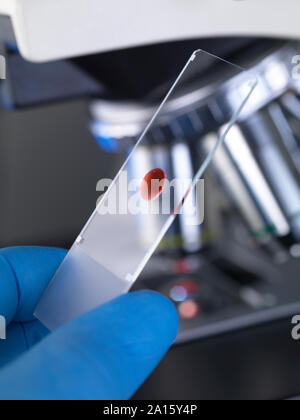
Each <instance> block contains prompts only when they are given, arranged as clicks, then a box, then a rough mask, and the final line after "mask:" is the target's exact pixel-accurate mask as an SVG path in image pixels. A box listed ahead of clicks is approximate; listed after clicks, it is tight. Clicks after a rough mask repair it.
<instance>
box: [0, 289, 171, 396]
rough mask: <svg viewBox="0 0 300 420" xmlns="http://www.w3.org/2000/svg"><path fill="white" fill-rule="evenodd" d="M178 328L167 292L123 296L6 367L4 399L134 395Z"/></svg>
mask: <svg viewBox="0 0 300 420" xmlns="http://www.w3.org/2000/svg"><path fill="white" fill-rule="evenodd" d="M177 328H178V317H177V312H176V309H175V307H174V306H173V305H172V303H171V302H170V301H169V300H167V299H166V298H165V297H163V296H161V295H159V294H157V293H154V292H136V293H130V294H128V295H124V296H121V297H119V298H118V299H116V300H114V301H112V302H109V303H107V304H105V305H103V306H101V307H99V308H98V309H96V310H94V311H92V312H90V313H88V314H86V315H84V316H82V317H80V318H78V319H77V320H75V321H73V322H71V323H70V324H68V325H66V326H64V327H62V328H60V329H59V330H57V331H56V332H55V333H54V334H51V335H49V336H48V337H47V338H46V339H45V340H43V341H42V342H41V343H40V344H38V345H37V346H35V347H34V348H33V349H32V350H31V351H30V352H27V353H26V354H25V355H24V356H22V357H21V358H19V359H18V360H17V362H15V363H14V364H12V365H11V366H9V367H7V368H6V369H5V370H4V371H2V374H1V375H0V398H2V399H108V400H112V399H127V398H130V397H131V396H132V395H133V394H134V392H135V391H136V390H137V389H138V387H139V386H140V385H141V384H142V383H143V382H144V380H145V379H146V378H147V376H148V375H149V374H150V373H151V372H152V370H153V369H154V368H155V366H156V365H157V364H158V362H159V361H160V360H161V358H162V357H163V356H164V354H165V353H166V351H167V350H168V348H169V346H170V345H171V343H172V342H173V340H174V339H175V337H176V334H177Z"/></svg>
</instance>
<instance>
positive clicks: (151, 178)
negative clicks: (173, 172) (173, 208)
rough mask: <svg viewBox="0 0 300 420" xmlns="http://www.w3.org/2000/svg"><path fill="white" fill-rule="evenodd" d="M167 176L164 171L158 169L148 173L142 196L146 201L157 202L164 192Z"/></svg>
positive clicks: (141, 190)
mask: <svg viewBox="0 0 300 420" xmlns="http://www.w3.org/2000/svg"><path fill="white" fill-rule="evenodd" d="M165 182H166V174H165V172H164V171H163V170H162V169H159V168H156V169H153V170H152V171H150V172H148V173H147V175H146V176H145V177H144V179H143V182H142V185H141V189H140V192H141V196H142V198H143V200H145V201H152V200H155V199H156V198H157V197H159V196H160V194H161V193H162V192H163V189H164V186H165Z"/></svg>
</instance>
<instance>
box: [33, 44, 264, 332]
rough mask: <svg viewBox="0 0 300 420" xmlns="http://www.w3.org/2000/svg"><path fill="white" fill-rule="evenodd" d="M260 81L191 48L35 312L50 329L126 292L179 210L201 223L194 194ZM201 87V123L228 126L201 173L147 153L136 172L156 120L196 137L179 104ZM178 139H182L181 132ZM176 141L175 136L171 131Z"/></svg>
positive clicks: (184, 136)
mask: <svg viewBox="0 0 300 420" xmlns="http://www.w3.org/2000/svg"><path fill="white" fill-rule="evenodd" d="M256 84H257V79H256V77H255V76H254V75H253V74H250V73H249V72H247V71H245V70H244V69H242V68H240V67H238V66H236V65H233V64H231V63H229V62H227V61H224V60H223V59H220V58H218V57H216V56H214V55H211V54H209V53H206V52H204V51H202V50H199V51H196V52H194V53H193V54H192V56H191V57H190V59H189V60H188V62H187V63H186V65H185V66H184V68H183V70H182V71H181V73H180V75H179V76H178V78H177V80H176V81H175V83H174V84H173V85H171V84H170V86H168V87H164V88H163V89H162V90H165V91H164V92H163V93H162V94H161V96H160V99H159V98H155V102H153V107H155V103H156V104H157V103H160V102H161V100H162V99H163V97H164V99H163V101H162V103H161V105H160V106H159V108H158V109H157V111H156V112H155V113H154V116H153V118H152V119H151V121H150V122H149V124H148V125H147V126H146V127H145V129H144V131H143V133H141V135H140V137H139V138H138V139H137V141H136V142H135V144H132V147H131V153H130V154H129V156H128V158H127V159H126V161H125V163H124V165H123V166H122V168H121V169H120V171H119V173H118V174H117V176H116V178H115V180H114V181H113V182H112V183H111V184H110V186H109V187H108V189H107V191H106V192H105V193H104V194H103V197H102V198H101V200H100V201H99V203H98V205H97V207H96V209H95V211H94V213H93V214H92V216H91V217H90V219H89V220H88V222H87V224H86V226H85V227H84V228H83V230H82V232H81V233H80V235H79V236H78V238H77V240H76V242H75V243H74V245H73V246H72V248H71V250H70V251H69V253H68V254H67V256H66V258H65V260H64V261H63V263H62V265H61V267H60V268H59V269H58V271H57V273H56V274H55V276H54V278H53V280H52V282H51V283H50V285H49V287H48V289H47V290H46V292H45V294H44V296H43V297H42V299H41V301H40V302H39V304H38V306H37V308H36V312H35V316H36V317H37V318H38V319H39V320H40V321H41V322H42V323H43V324H44V325H45V326H46V327H47V328H49V329H50V330H55V329H56V328H58V327H60V326H61V325H63V324H65V323H67V322H69V321H71V320H73V319H74V318H76V317H78V316H80V315H82V314H84V313H86V312H88V311H90V310H92V309H94V308H96V307H97V306H99V305H102V304H104V303H105V302H108V301H110V300H112V299H114V298H116V297H117V296H119V295H121V294H124V293H127V292H128V291H129V290H130V288H131V287H132V285H133V284H134V282H135V281H136V280H137V279H138V277H139V275H140V274H141V272H142V271H143V269H144V267H145V265H146V264H147V262H148V261H149V259H150V258H151V256H152V255H153V253H154V252H155V250H156V249H157V247H158V245H159V244H160V241H161V240H162V238H163V237H164V235H165V234H166V233H167V231H168V230H169V228H170V227H171V225H172V223H173V222H174V220H175V218H176V216H177V215H178V214H179V213H180V212H183V211H187V209H188V212H189V217H187V218H186V220H188V223H200V222H199V220H200V221H201V220H202V218H201V217H199V215H198V214H197V203H192V202H191V199H190V198H189V193H190V192H191V190H192V189H194V188H198V184H200V183H199V182H198V181H199V180H200V179H201V177H202V176H203V174H204V172H205V170H206V169H207V167H208V165H209V163H210V161H211V159H212V158H213V156H214V155H215V153H216V152H217V149H218V148H219V146H220V145H222V143H223V142H224V139H225V138H226V135H227V133H228V132H229V130H230V129H231V127H232V126H233V125H234V123H235V122H236V121H237V119H238V118H239V116H240V114H241V112H242V111H243V109H244V107H245V106H246V103H247V102H248V100H249V98H250V96H251V95H252V93H253V91H254V90H255V86H256ZM195 91H197V98H198V99H197V100H198V102H199V104H198V107H199V110H200V111H201V112H199V115H201V116H203V115H206V117H205V118H203V117H201V118H202V120H201V119H198V120H197V123H198V124H201V126H202V129H204V130H207V132H209V130H211V129H212V124H211V121H212V120H214V121H215V122H214V125H215V124H216V121H218V120H219V123H220V126H221V125H222V127H223V130H222V133H221V134H220V135H219V136H216V141H215V144H214V146H213V147H212V149H211V150H210V151H209V152H207V156H203V159H202V162H199V164H197V167H196V169H195V172H194V173H195V175H194V177H193V178H192V179H185V178H184V177H180V176H179V178H177V179H175V180H174V179H170V177H169V173H170V168H169V167H168V165H166V164H165V163H163V162H162V165H161V166H160V167H155V168H154V167H151V162H147V161H143V160H142V159H141V161H140V168H139V170H138V171H137V170H136V165H135V170H134V171H133V170H132V165H131V162H132V160H133V159H134V160H135V162H136V160H137V159H136V158H137V157H139V155H140V156H143V154H142V153H140V151H141V150H142V148H143V147H146V146H147V145H148V144H149V142H151V138H152V137H151V133H152V131H153V130H155V127H156V125H158V124H159V126H160V127H161V126H163V125H164V123H165V125H166V127H167V126H168V127H170V126H171V127H172V126H173V124H172V121H173V119H174V130H178V129H180V127H181V129H182V127H184V129H182V133H181V134H180V137H181V139H180V141H181V142H184V141H192V140H191V139H190V138H189V135H188V133H189V125H190V124H193V119H194V120H196V119H197V115H194V116H192V115H190V117H187V116H186V114H185V115H180V114H179V111H178V110H180V109H182V107H180V106H178V104H180V101H182V100H183V99H182V98H184V100H185V101H186V104H187V107H188V105H189V103H190V104H192V103H194V100H195V98H194V96H195ZM166 93H167V94H166ZM199 93H200V96H199ZM165 94H166V96H165ZM199 98H200V99H199ZM201 98H203V100H202V99H201ZM152 100H153V98H152ZM154 109H155V108H154ZM185 109H186V107H185ZM193 112H194V107H193ZM180 118H182V119H183V121H181V125H180V127H178V124H177V125H176V124H175V121H176V122H178V121H180ZM170 119H172V121H170ZM174 138H176V139H178V132H177V133H176V136H175V135H174ZM194 140H195V141H198V140H199V138H198V139H194ZM169 141H170V142H172V133H171V134H170V139H169ZM177 141H178V140H177ZM178 163H179V164H180V160H178ZM176 173H179V174H180V173H185V171H176ZM202 185H203V184H202ZM192 196H194V194H192ZM200 207H201V206H200ZM137 215H138V217H137ZM158 215H159V217H157V216H158ZM139 220H142V222H143V223H142V225H143V226H144V227H145V226H146V229H144V231H143V234H142V235H141V233H140V230H139V229H138V228H137V223H139ZM153 232H155V238H154V239H153ZM149 238H152V239H151V240H149Z"/></svg>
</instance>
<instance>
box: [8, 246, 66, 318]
mask: <svg viewBox="0 0 300 420" xmlns="http://www.w3.org/2000/svg"><path fill="white" fill-rule="evenodd" d="M65 255H66V251H64V250H61V249H55V248H41V247H15V248H6V249H2V250H1V251H0V314H1V315H2V316H4V317H5V318H6V321H7V323H10V322H11V321H13V320H15V321H23V322H26V321H31V320H33V319H34V318H33V312H34V309H35V307H36V305H37V303H38V301H39V300H40V298H41V296H42V294H43V292H44V291H45V289H46V287H47V285H48V284H49V282H50V280H51V278H52V277H53V275H54V274H55V272H56V270H57V268H58V266H59V265H60V263H61V262H62V260H63V258H64V257H65Z"/></svg>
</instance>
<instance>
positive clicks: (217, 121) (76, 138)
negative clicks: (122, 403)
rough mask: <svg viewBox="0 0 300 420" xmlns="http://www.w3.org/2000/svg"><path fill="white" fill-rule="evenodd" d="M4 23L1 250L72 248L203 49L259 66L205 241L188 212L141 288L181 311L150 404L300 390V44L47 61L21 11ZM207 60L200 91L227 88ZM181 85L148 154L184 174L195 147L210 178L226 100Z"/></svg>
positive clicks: (225, 150)
mask: <svg viewBox="0 0 300 420" xmlns="http://www.w3.org/2000/svg"><path fill="white" fill-rule="evenodd" d="M1 25H2V27H3V28H4V27H5V28H6V30H5V31H4V32H5V36H3V42H2V52H1V53H2V54H4V55H5V57H6V63H7V68H6V71H7V78H6V80H3V81H1V82H0V103H1V105H2V106H1V110H0V203H1V204H0V247H6V246H15V245H45V246H55V247H64V248H69V247H70V246H71V245H72V243H73V242H74V240H75V238H76V236H77V235H78V233H79V232H80V230H81V229H82V227H83V225H84V223H85V222H86V220H87V218H88V216H89V215H90V214H91V212H92V210H93V209H94V208H95V204H96V201H97V199H98V198H99V192H97V191H96V184H97V181H98V180H99V179H101V178H113V177H114V176H115V175H116V173H117V171H118V169H119V168H120V166H121V164H122V163H123V161H124V159H125V157H126V154H127V153H128V150H129V148H130V147H131V145H132V144H133V142H134V141H135V139H136V138H137V137H138V136H139V135H140V134H141V132H142V131H143V129H144V128H145V126H146V124H147V122H148V121H149V120H150V118H151V111H152V110H153V105H159V101H160V100H161V99H162V97H163V93H164V92H165V89H166V86H170V84H171V83H172V81H174V79H175V78H176V76H177V74H178V73H179V71H180V70H181V68H182V67H183V65H184V64H185V62H186V61H187V59H188V58H189V56H190V55H191V54H192V52H193V51H194V50H196V49H204V50H206V51H209V52H210V53H212V54H216V55H218V56H220V57H222V58H224V59H226V60H229V61H231V62H234V63H236V64H238V65H241V66H243V67H246V68H247V69H249V70H252V71H253V72H254V73H256V74H257V75H258V77H259V83H258V86H257V89H256V91H255V93H254V95H253V98H252V100H251V103H250V105H249V106H248V108H247V109H246V110H245V112H244V113H243V114H242V115H241V117H240V118H239V120H238V122H237V123H236V124H235V126H234V128H233V129H232V131H231V132H230V133H229V134H228V136H227V139H226V142H225V144H224V146H222V149H221V150H220V151H219V152H218V154H217V155H216V157H215V158H214V160H213V162H212V164H211V166H210V168H209V170H208V171H207V172H206V174H205V221H204V224H202V225H199V226H194V228H193V229H194V230H193V232H192V237H193V243H192V245H191V241H190V237H186V235H191V232H190V231H189V232H188V233H187V232H186V231H185V230H184V229H183V228H182V226H183V225H182V224H181V223H180V220H179V222H178V223H177V224H176V225H175V227H174V228H173V229H172V230H171V231H170V232H169V233H168V234H167V236H166V238H164V240H163V241H162V243H161V245H160V247H159V249H158V250H157V252H156V254H155V256H154V257H153V258H152V259H151V261H150V263H149V264H148V265H147V267H146V269H145V271H144V273H143V274H142V276H141V278H140V279H139V281H138V282H137V284H136V285H135V286H134V288H135V289H143V288H149V289H153V290H156V291H159V292H161V293H163V294H165V295H166V296H167V297H169V298H170V299H171V300H172V301H173V303H174V305H176V307H177V310H178V313H179V317H180V331H179V335H178V339H177V341H176V343H175V345H174V347H173V348H172V349H171V350H170V352H169V354H168V355H167V356H166V358H165V359H164V360H163V361H162V363H161V365H160V366H159V367H158V368H157V370H156V371H155V372H154V374H153V375H152V376H151V377H150V378H149V379H148V381H147V382H146V383H145V384H144V385H143V387H142V388H141V389H140V390H139V391H138V393H137V395H136V396H135V398H137V399H283V398H289V397H293V396H296V395H300V345H299V344H297V342H295V341H293V340H292V338H291V329H292V325H291V319H292V316H294V315H296V314H300V188H299V187H300V71H299V74H298V73H297V67H295V66H296V65H297V64H298V62H299V61H300V60H299V61H295V57H296V56H297V55H299V54H300V42H298V41H297V40H290V39H288V40H287V39H280V38H276V39H273V38H263V39H262V38H258V37H245V36H243V37H237V36H235V37H218V38H215V37H209V38H202V37H201V38H199V39H193V40H180V41H178V40H175V41H172V42H160V43H155V44H152V45H147V46H146V45H144V46H135V47H130V48H126V49H119V50H114V51H111V52H102V53H100V54H92V55H86V56H80V57H75V58H69V59H62V60H57V61H51V62H45V63H33V62H30V61H27V60H26V59H24V58H23V57H22V55H21V54H20V52H19V51H18V48H17V47H16V43H15V40H14V37H13V36H12V35H11V32H12V28H11V27H10V25H9V23H8V21H7V18H2V21H1V20H0V26H1ZM8 33H9V34H10V37H8V36H7V35H6V34H8ZM6 38H8V39H9V42H8V41H6ZM203 65H204V67H203V69H202V75H201V86H202V85H203V83H206V80H207V83H206V84H210V85H211V86H212V87H213V86H214V84H216V83H220V80H219V79H218V78H219V77H220V75H219V73H218V71H217V69H215V68H210V67H209V68H205V63H204V64H203ZM297 76H298V77H297ZM230 77H231V76H230V74H229V75H226V82H227V81H230ZM222 82H224V80H222ZM190 93H194V95H193V96H192V97H193V100H192V101H191V95H189V94H190ZM177 94H178V95H179V97H180V99H181V100H180V101H177V107H178V108H176V109H175V110H174V109H173V111H170V115H169V116H168V118H167V120H166V119H163V120H160V119H158V120H157V121H156V122H155V124H154V126H153V127H152V128H151V130H150V132H149V133H148V139H147V140H148V141H147V146H144V150H143V153H144V155H145V157H146V158H147V159H152V158H153V156H156V159H157V156H159V157H161V156H162V157H163V158H164V159H168V160H169V161H170V162H171V165H172V166H173V167H175V163H176V164H177V165H178V161H177V162H174V161H173V160H172V159H173V157H174V154H173V150H174V147H176V146H177V145H178V144H181V145H182V147H183V148H184V151H185V153H184V154H183V155H182V159H181V162H180V165H182V166H183V167H192V168H193V170H194V171H195V172H196V170H197V169H198V167H199V164H200V162H201V156H202V154H203V151H204V149H205V147H207V145H208V144H209V141H210V140H211V139H216V138H217V137H218V135H219V133H220V130H221V129H222V127H223V125H224V124H225V123H226V122H228V121H226V109H222V107H216V102H214V98H213V97H211V95H209V96H207V97H206V96H205V95H206V93H205V91H203V89H200V87H199V88H198V87H197V86H195V84H193V85H192V86H185V87H184V89H183V91H182V94H181V96H180V92H177ZM230 95H231V92H230V89H228V91H226V92H225V96H228V97H229V96H230ZM203 103H205V105H206V106H205V108H204V107H203ZM225 105H226V104H225V103H224V106H225ZM172 112H174V114H172ZM178 115H180V117H178ZM153 159H154V158H153ZM134 164H135V162H133V163H132V165H134ZM136 164H138V163H136ZM133 169H134V168H133ZM174 172H176V171H175V170H174ZM157 217H160V216H159V215H158V216H157ZM180 217H181V216H179V219H180ZM137 226H139V229H141V231H142V230H143V226H142V224H141V223H139V224H137ZM99 240H101V237H100V238H99ZM119 263H120V264H122V261H120V262H119Z"/></svg>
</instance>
